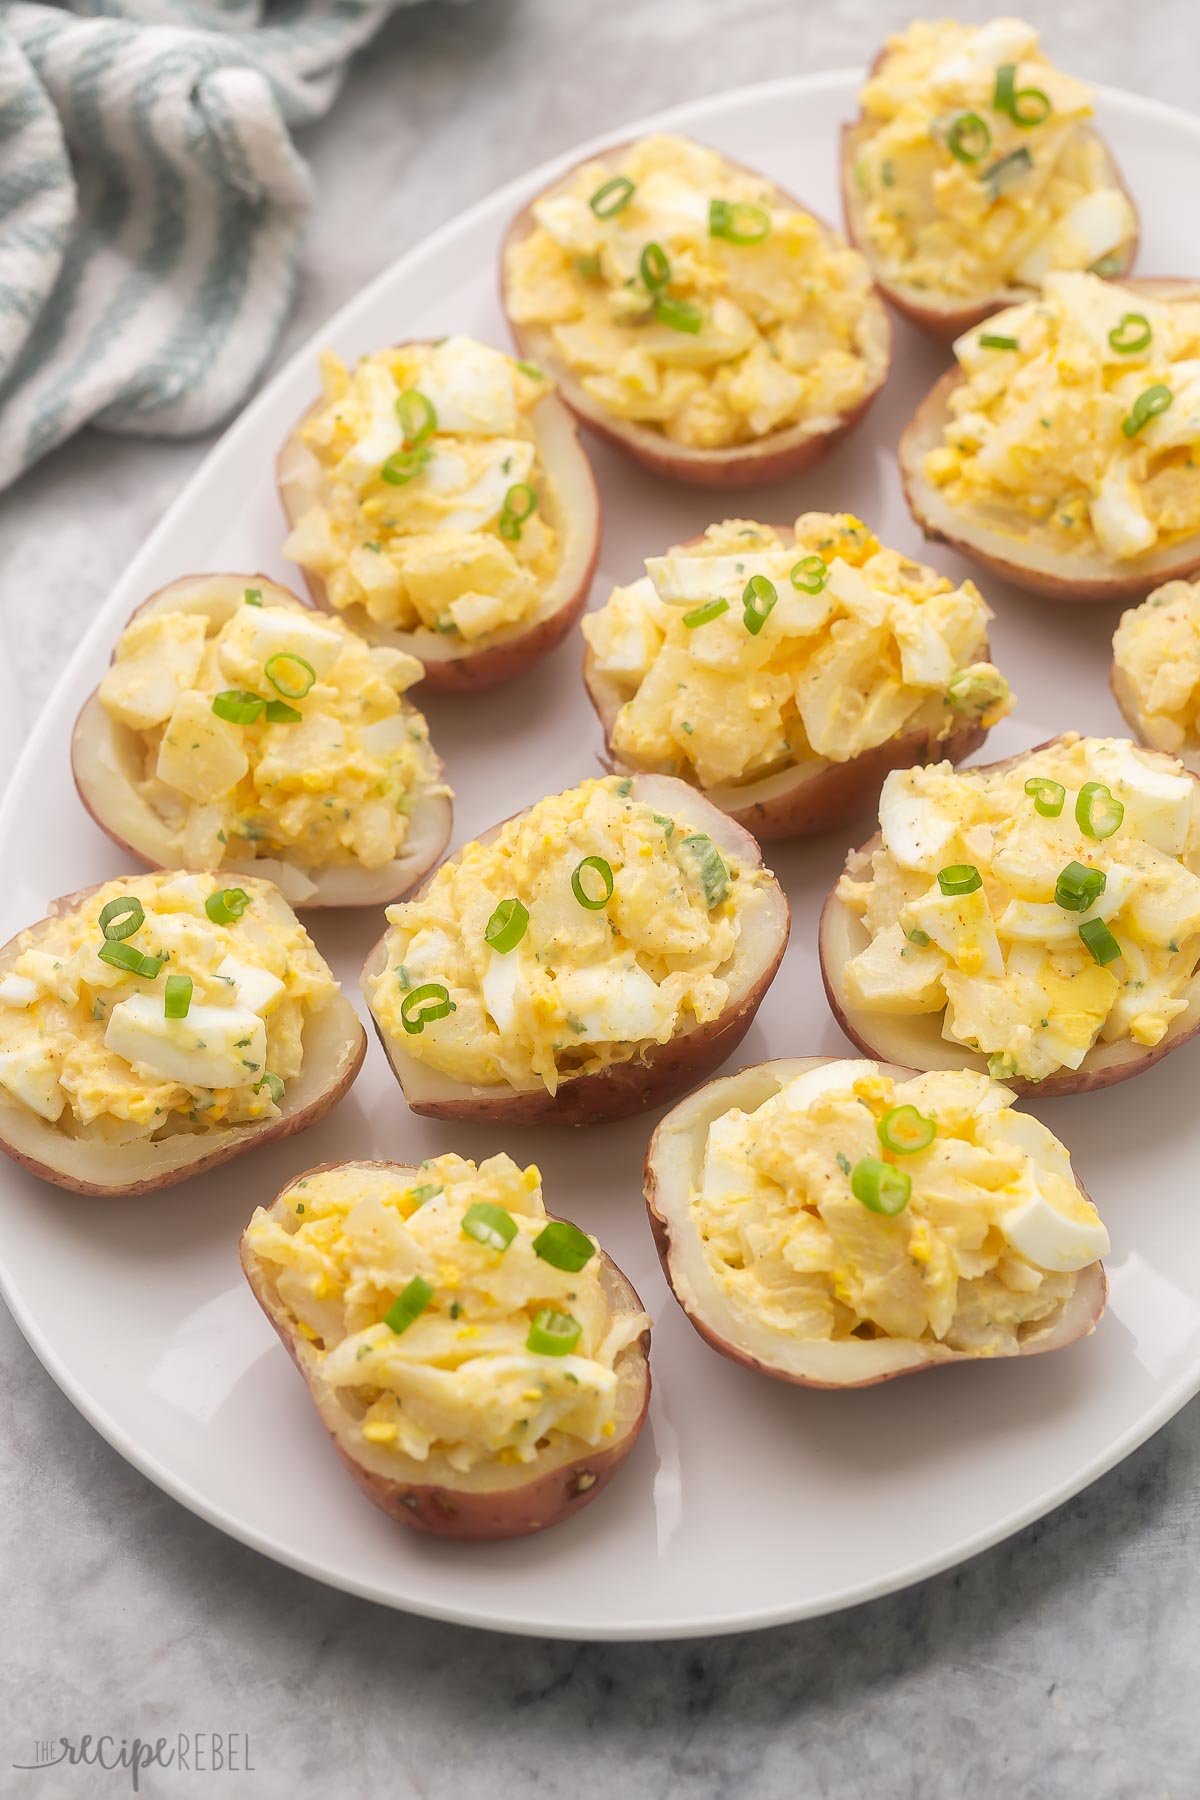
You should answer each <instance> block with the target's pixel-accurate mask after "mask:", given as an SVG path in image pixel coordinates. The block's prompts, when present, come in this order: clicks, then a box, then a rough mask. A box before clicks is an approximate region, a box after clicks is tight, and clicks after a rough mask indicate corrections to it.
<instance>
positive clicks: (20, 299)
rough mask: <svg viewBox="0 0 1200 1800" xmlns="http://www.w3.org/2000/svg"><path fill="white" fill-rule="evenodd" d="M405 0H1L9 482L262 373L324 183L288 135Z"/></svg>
mask: <svg viewBox="0 0 1200 1800" xmlns="http://www.w3.org/2000/svg"><path fill="white" fill-rule="evenodd" d="M413 3H414V0H69V4H67V5H65V6H64V5H47V4H39V3H35V0H0V487H4V486H6V485H7V484H8V483H9V482H11V481H13V480H14V479H15V478H16V477H17V475H19V474H20V473H21V471H22V470H23V469H25V468H27V467H28V466H29V465H30V464H31V463H33V462H36V460H37V459H38V457H40V456H44V455H45V454H46V452H47V451H48V450H52V449H53V448H54V446H55V445H56V444H59V443H61V442H62V440H63V439H64V438H65V437H68V436H69V435H70V434H71V433H72V432H73V431H76V430H78V428H79V427H80V426H81V425H84V424H86V423H88V422H91V423H93V424H95V425H98V426H100V427H101V428H103V429H104V430H106V431H120V432H133V433H139V434H144V435H148V436H153V435H160V434H161V435H166V436H172V437H176V436H180V437H182V436H186V435H187V434H188V433H190V432H196V431H203V430H205V429H206V428H208V427H210V426H213V425H215V424H217V423H219V422H220V421H221V420H222V419H224V418H225V417H226V416H227V415H228V414H229V413H230V412H232V411H233V409H234V408H235V407H236V406H237V405H238V404H239V403H240V402H241V401H242V400H243V399H244V398H245V397H246V395H247V393H248V392H249V391H250V389H251V388H252V387H253V386H254V384H255V382H256V381H257V380H258V378H259V376H260V375H261V374H262V372H263V370H264V368H265V366H266V364H267V362H268V361H269V359H270V357H271V354H272V352H273V350H274V349H275V346H276V344H277V343H278V340H279V335H280V333H281V331H282V329H283V326H284V322H285V320H286V319H287V316H288V311H289V309H290V307H291V304H292V299H293V295H294V292H295V287H296V280H297V273H298V267H299V252H300V244H301V239H302V236H303V231H304V224H305V219H306V216H307V213H308V210H309V207H310V205H311V203H312V198H313V193H312V183H311V179H310V176H309V173H308V170H307V169H306V167H305V165H304V163H303V161H302V160H301V158H300V156H299V155H298V154H297V152H296V149H295V147H294V145H293V144H292V141H291V136H290V127H292V126H295V125H302V124H305V123H306V122H307V121H309V120H311V119H315V118H317V117H318V116H319V115H320V114H321V113H323V112H325V110H326V109H327V108H328V107H329V105H330V104H331V102H332V101H333V99H334V97H335V95H336V94H337V91H338V87H339V86H340V84H341V80H342V76H343V74H344V73H345V67H346V63H347V60H348V58H349V57H350V56H351V55H352V54H353V53H354V51H356V50H358V49H360V48H361V47H362V45H364V44H365V43H366V42H367V41H368V39H369V38H370V37H371V36H372V34H373V33H374V32H375V31H376V30H377V29H378V28H379V26H380V25H381V24H382V23H383V21H384V20H385V19H386V17H387V16H388V14H389V13H390V12H391V11H393V9H394V8H395V7H397V6H401V5H410V4H413Z"/></svg>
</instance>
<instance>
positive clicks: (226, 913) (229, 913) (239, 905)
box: [204, 888, 250, 925]
mask: <svg viewBox="0 0 1200 1800" xmlns="http://www.w3.org/2000/svg"><path fill="white" fill-rule="evenodd" d="M249 904H250V896H249V894H248V893H247V892H246V890H245V888H218V889H217V891H216V893H215V894H210V895H209V896H208V899H207V900H206V901H205V902H204V910H205V912H206V913H207V914H208V916H209V918H210V919H211V920H212V922H213V924H214V925H232V924H233V921H234V920H235V919H240V918H241V916H242V914H243V913H244V912H245V910H246V908H247V907H248V906H249Z"/></svg>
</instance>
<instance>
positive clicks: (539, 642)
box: [275, 345, 602, 694]
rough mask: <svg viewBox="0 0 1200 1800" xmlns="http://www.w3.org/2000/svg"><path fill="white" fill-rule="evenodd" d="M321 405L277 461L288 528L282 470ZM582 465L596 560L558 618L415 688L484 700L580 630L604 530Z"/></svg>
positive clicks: (320, 592) (306, 575)
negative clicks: (592, 513)
mask: <svg viewBox="0 0 1200 1800" xmlns="http://www.w3.org/2000/svg"><path fill="white" fill-rule="evenodd" d="M394 347H395V348H396V349H400V348H402V346H401V345H396V346H394ZM547 398H548V399H550V398H557V399H559V400H560V401H562V395H561V394H558V393H557V391H556V392H555V394H554V395H547ZM562 404H563V405H564V406H566V402H565V401H562ZM319 405H320V402H319V401H314V402H313V404H312V406H310V407H309V408H308V409H307V410H306V411H305V412H304V413H302V414H301V416H300V418H299V419H297V421H296V423H295V425H294V426H293V427H292V430H291V431H290V432H289V433H288V436H287V438H286V439H285V440H284V447H283V449H282V450H281V451H280V453H279V455H278V456H277V457H276V459H275V466H276V472H277V480H276V491H277V493H278V494H279V504H280V506H281V508H282V510H283V515H284V517H285V518H286V519H287V520H288V522H289V524H292V525H294V524H295V522H296V521H295V520H294V519H293V518H292V515H291V513H290V512H289V511H288V507H287V502H286V501H285V499H284V496H283V484H282V480H281V479H279V478H278V476H279V470H280V465H281V463H282V461H283V457H284V454H285V452H286V450H287V447H288V445H289V444H290V443H291V441H292V439H293V438H294V437H295V436H296V434H297V432H298V431H299V430H300V427H301V426H302V425H303V424H304V422H305V420H306V419H308V418H309V417H310V416H311V415H312V413H314V412H315V411H316V409H317V407H318V406H319ZM567 411H568V412H569V411H571V408H570V407H567ZM575 437H576V441H577V442H578V438H579V432H578V428H576V432H575ZM580 459H581V461H583V462H584V463H586V464H587V471H588V477H589V479H590V481H591V487H592V495H593V497H594V499H595V505H596V535H595V539H594V541H593V543H592V549H591V554H590V555H589V557H588V561H587V566H586V568H585V569H584V572H583V575H582V576H581V578H580V582H579V586H578V588H577V589H576V591H575V592H574V593H573V594H571V595H570V596H568V598H567V599H566V600H564V602H563V604H562V605H561V606H560V607H559V608H558V609H557V610H556V611H555V612H552V613H551V614H549V616H548V617H547V618H544V619H539V620H538V621H537V622H536V623H535V624H534V625H533V626H531V627H530V629H529V630H528V631H527V632H523V633H522V634H521V636H520V637H515V638H510V639H509V640H508V642H507V643H504V644H493V645H491V646H490V647H489V646H484V647H483V648H482V649H479V650H473V651H470V652H468V653H467V654H466V655H465V656H456V657H451V658H448V659H447V660H446V661H445V662H427V663H424V664H423V666H424V669H425V674H424V676H423V678H422V679H421V681H419V682H418V683H417V684H416V685H417V686H418V687H422V688H424V689H425V690H426V692H428V693H431V694H481V693H483V692H484V691H485V690H486V689H487V688H493V687H500V686H501V685H502V684H503V683H504V682H507V681H513V680H515V679H516V677H517V676H518V675H523V674H524V673H525V671H526V669H530V668H532V667H533V665H534V663H538V662H541V660H542V658H543V657H546V656H549V654H550V652H551V651H552V650H555V649H557V647H558V645H559V644H561V643H562V641H563V639H564V638H565V637H566V636H567V635H568V634H569V633H570V631H571V630H572V629H573V628H574V626H575V625H576V624H578V622H579V620H580V618H581V617H582V615H583V612H584V609H585V607H586V606H587V599H588V593H589V592H590V590H591V585H592V580H593V577H594V576H595V573H596V564H597V562H598V560H599V557H600V536H601V530H602V516H601V508H600V493H599V489H598V488H597V486H596V475H595V471H594V470H593V468H592V466H591V463H590V462H588V459H587V457H586V455H585V454H584V452H583V448H582V446H580ZM300 574H301V576H302V577H303V580H304V585H305V587H306V588H307V589H308V592H309V596H310V598H311V600H312V603H313V605H314V606H315V607H316V608H317V610H318V611H319V612H326V613H333V612H336V608H335V607H332V606H331V605H330V604H329V597H328V595H327V593H326V590H325V583H324V582H323V581H322V580H321V578H320V576H319V575H313V574H310V572H309V571H308V570H307V569H305V568H301V569H300ZM404 635H405V634H404V633H402V632H398V633H397V634H396V636H397V639H398V640H400V639H402V638H403V637H404ZM397 647H398V648H401V649H403V648H404V645H403V643H402V642H399V641H398V645H397Z"/></svg>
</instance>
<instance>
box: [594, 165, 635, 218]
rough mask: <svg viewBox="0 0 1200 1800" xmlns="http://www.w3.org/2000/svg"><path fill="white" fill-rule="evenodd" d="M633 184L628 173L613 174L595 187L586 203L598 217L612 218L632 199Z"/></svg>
mask: <svg viewBox="0 0 1200 1800" xmlns="http://www.w3.org/2000/svg"><path fill="white" fill-rule="evenodd" d="M634 185H635V184H634V183H633V182H632V181H630V179H629V177H628V175H614V176H613V177H612V179H611V181H606V182H604V183H603V184H602V185H601V186H600V187H598V188H597V189H596V191H595V193H594V194H593V195H592V197H591V199H590V200H589V201H588V205H589V206H590V207H591V209H592V211H593V212H594V213H595V215H596V217H597V218H598V219H613V218H615V217H616V215H617V214H618V213H619V212H621V211H622V210H623V208H625V207H626V206H628V205H629V202H630V201H631V200H632V199H633V195H634Z"/></svg>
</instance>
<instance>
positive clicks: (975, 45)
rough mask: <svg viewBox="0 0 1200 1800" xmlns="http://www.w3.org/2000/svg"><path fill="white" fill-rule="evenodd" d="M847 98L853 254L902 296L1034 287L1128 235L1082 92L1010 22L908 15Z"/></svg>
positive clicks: (1121, 198)
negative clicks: (899, 287)
mask: <svg viewBox="0 0 1200 1800" xmlns="http://www.w3.org/2000/svg"><path fill="white" fill-rule="evenodd" d="M860 98H861V106H862V112H863V116H864V120H865V123H866V132H865V135H864V138H863V141H862V144H861V147H860V149H859V151H858V155H857V158H856V160H855V162H854V165H853V168H852V170H851V179H852V180H853V182H854V186H855V189H856V193H857V195H858V198H859V200H860V202H861V205H862V210H863V223H864V229H865V233H866V241H867V246H868V248H869V249H870V251H871V253H872V255H873V256H874V257H876V258H878V260H879V262H880V264H881V265H882V266H883V268H884V269H885V270H886V273H887V275H888V276H889V277H891V278H892V279H894V280H897V281H899V282H902V283H903V284H904V285H905V286H907V287H912V288H917V289H928V290H930V292H931V293H936V294H939V295H945V296H947V297H949V298H960V299H962V300H963V301H970V300H973V299H985V298H987V297H988V296H989V295H991V294H994V293H996V292H997V291H998V290H1000V289H1003V288H1006V287H1011V286H1014V285H1029V286H1032V287H1037V286H1040V284H1041V282H1042V281H1043V280H1044V279H1045V277H1046V275H1047V274H1048V272H1049V271H1050V270H1052V269H1090V268H1092V267H1093V266H1094V265H1095V264H1097V263H1101V264H1102V263H1103V259H1104V258H1105V257H1111V256H1112V255H1113V253H1114V252H1116V251H1118V250H1120V249H1122V248H1123V246H1124V245H1125V244H1126V243H1127V242H1128V241H1129V240H1130V239H1131V238H1132V237H1134V236H1135V234H1136V231H1137V218H1136V215H1135V213H1134V210H1133V207H1132V205H1131V203H1130V201H1129V198H1128V196H1127V195H1126V194H1125V193H1124V192H1123V190H1122V189H1121V188H1120V187H1118V186H1116V185H1115V181H1114V174H1113V169H1112V164H1111V162H1110V160H1109V158H1108V156H1107V154H1106V153H1105V150H1104V146H1103V145H1102V143H1101V142H1100V139H1099V138H1098V137H1097V135H1096V133H1095V132H1094V130H1092V129H1091V128H1090V121H1091V118H1092V93H1091V89H1090V88H1087V87H1085V86H1084V85H1083V83H1082V82H1079V81H1075V80H1074V79H1073V78H1072V77H1071V76H1069V75H1063V74H1062V73H1060V71H1059V70H1058V69H1056V68H1054V67H1053V65H1052V64H1051V63H1049V62H1047V60H1046V58H1045V57H1044V56H1043V54H1042V52H1041V50H1040V49H1039V47H1038V35H1037V32H1036V31H1035V30H1034V29H1033V27H1032V25H1027V24H1025V23H1024V21H1023V20H1021V19H993V20H991V21H990V22H989V23H988V24H986V25H981V26H970V25H960V24H958V23H957V22H956V21H955V20H953V19H939V20H932V21H931V20H927V19H918V20H916V21H915V22H914V23H913V24H912V25H910V26H909V27H908V29H907V30H906V31H904V32H902V33H900V35H899V36H897V37H893V38H890V39H889V40H888V43H887V47H886V50H885V53H884V56H883V58H882V60H881V62H880V65H879V67H878V69H877V71H876V73H875V74H874V75H873V76H872V78H871V80H870V81H868V83H867V85H866V87H865V88H864V89H863V92H862V95H861V97H860Z"/></svg>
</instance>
